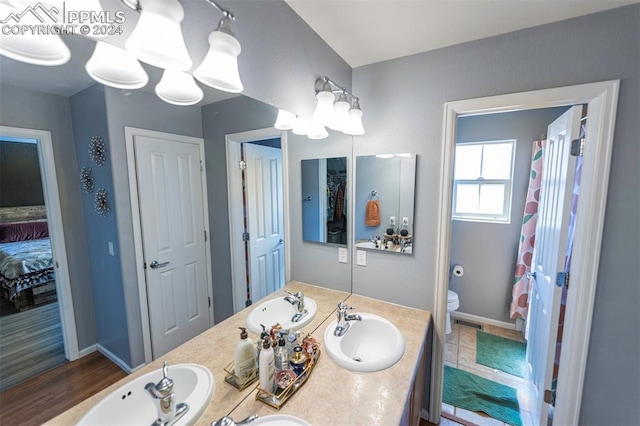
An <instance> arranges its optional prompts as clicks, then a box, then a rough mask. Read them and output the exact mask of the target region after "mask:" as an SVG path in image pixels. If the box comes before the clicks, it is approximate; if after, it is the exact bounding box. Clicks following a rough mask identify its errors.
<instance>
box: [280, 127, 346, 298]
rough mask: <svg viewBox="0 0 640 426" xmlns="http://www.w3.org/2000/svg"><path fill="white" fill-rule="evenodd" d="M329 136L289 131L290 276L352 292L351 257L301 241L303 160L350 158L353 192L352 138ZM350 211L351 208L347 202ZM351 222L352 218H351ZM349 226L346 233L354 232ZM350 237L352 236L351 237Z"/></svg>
mask: <svg viewBox="0 0 640 426" xmlns="http://www.w3.org/2000/svg"><path fill="white" fill-rule="evenodd" d="M329 132H330V135H329V137H328V138H326V139H322V140H311V139H309V138H307V137H306V136H298V135H294V134H293V133H292V132H289V134H288V141H289V146H288V155H289V158H288V162H287V167H288V168H289V218H290V221H289V222H290V227H291V235H290V236H289V242H290V255H291V279H292V280H295V281H300V282H304V283H308V284H312V285H318V286H322V287H326V288H331V289H334V290H340V291H346V292H350V291H351V259H349V263H339V262H338V246H337V245H333V244H323V243H313V242H308V241H303V240H302V232H301V230H302V160H306V159H311V158H332V157H346V158H347V196H346V200H350V199H351V194H353V191H352V189H351V188H353V182H354V179H353V170H351V168H350V166H349V165H351V164H352V161H351V158H352V157H351V148H352V137H351V136H346V135H344V134H342V133H337V132H333V131H331V130H329ZM346 208H347V212H349V211H351V210H350V209H351V208H350V207H349V201H347V206H346ZM349 222H350V223H352V222H351V221H349ZM349 226H350V225H348V226H347V235H349V236H350V235H352V231H351V229H350V228H349ZM349 238H351V237H349Z"/></svg>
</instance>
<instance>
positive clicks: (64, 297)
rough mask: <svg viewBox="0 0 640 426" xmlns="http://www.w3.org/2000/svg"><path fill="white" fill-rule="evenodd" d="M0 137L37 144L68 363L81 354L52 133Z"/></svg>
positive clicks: (11, 131)
mask: <svg viewBox="0 0 640 426" xmlns="http://www.w3.org/2000/svg"><path fill="white" fill-rule="evenodd" d="M0 134H1V135H2V136H7V137H10V138H19V139H32V140H36V141H37V145H38V162H39V164H40V175H41V176H40V178H41V180H42V189H43V192H44V202H45V208H46V211H47V222H48V223H50V224H51V226H49V235H50V241H51V248H52V249H53V253H54V261H55V262H56V264H55V274H56V294H57V298H58V310H59V311H60V322H61V323H62V336H63V341H64V355H65V357H66V358H67V359H68V360H69V361H74V360H76V359H78V358H79V357H80V352H79V349H78V333H77V330H76V318H75V312H74V309H73V296H72V292H71V278H70V275H69V264H68V261H67V249H66V244H65V241H64V235H65V233H64V224H63V221H62V208H61V206H60V192H59V191H58V177H57V175H56V162H55V156H54V155H53V139H52V137H51V132H49V131H46V130H34V129H25V128H20V127H9V126H0Z"/></svg>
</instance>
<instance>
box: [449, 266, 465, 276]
mask: <svg viewBox="0 0 640 426" xmlns="http://www.w3.org/2000/svg"><path fill="white" fill-rule="evenodd" d="M451 274H452V275H453V276H454V277H461V276H463V275H464V268H463V267H462V265H453V267H452V268H451Z"/></svg>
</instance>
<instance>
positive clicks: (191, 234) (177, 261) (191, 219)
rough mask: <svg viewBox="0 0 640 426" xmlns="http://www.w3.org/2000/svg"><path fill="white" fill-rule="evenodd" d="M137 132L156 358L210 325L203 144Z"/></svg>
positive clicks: (141, 200) (149, 296)
mask: <svg viewBox="0 0 640 426" xmlns="http://www.w3.org/2000/svg"><path fill="white" fill-rule="evenodd" d="M166 137H167V139H165V138H164V137H162V138H160V137H152V136H143V135H135V136H134V148H135V156H136V171H137V181H138V195H139V203H140V218H141V226H142V240H143V250H144V259H145V260H144V261H145V266H146V270H145V272H146V281H147V298H148V306H149V323H150V330H151V345H152V352H153V358H154V359H157V358H158V357H160V356H162V355H163V354H165V353H167V352H169V351H170V350H172V349H173V348H175V347H177V346H179V345H181V344H182V343H184V342H186V341H187V340H190V339H191V338H193V337H195V336H196V335H198V334H200V333H202V332H203V331H205V330H206V329H207V328H209V327H210V326H211V323H210V315H209V309H210V308H209V306H210V299H209V287H210V282H209V274H208V271H207V261H206V247H205V244H207V243H206V240H205V239H206V234H205V232H206V226H205V224H206V220H205V211H206V210H205V205H204V194H203V185H202V178H201V173H202V172H203V167H202V164H203V162H202V159H201V150H200V146H199V145H198V144H195V143H188V142H183V141H177V140H175V138H174V140H171V139H170V137H171V135H166Z"/></svg>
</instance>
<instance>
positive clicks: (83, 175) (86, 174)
mask: <svg viewBox="0 0 640 426" xmlns="http://www.w3.org/2000/svg"><path fill="white" fill-rule="evenodd" d="M80 182H81V183H82V187H83V188H84V190H85V192H86V193H87V194H91V193H92V192H93V188H94V187H95V184H94V182H93V175H92V174H91V167H83V168H82V169H81V170H80Z"/></svg>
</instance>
